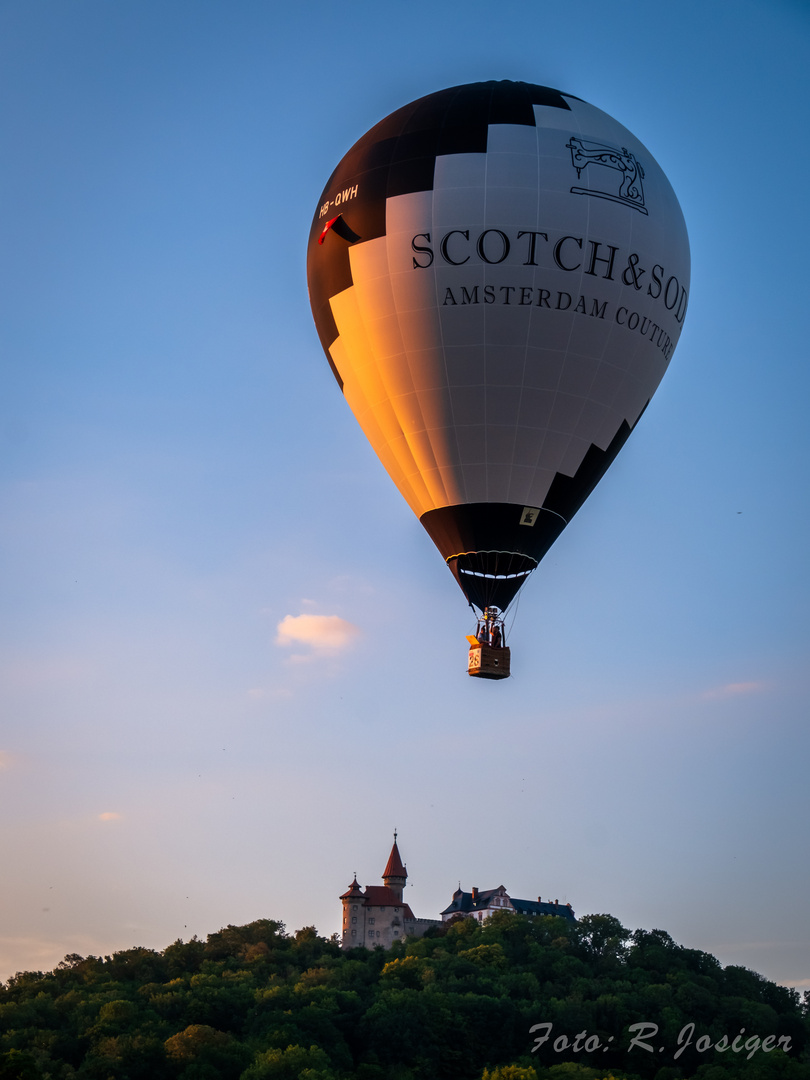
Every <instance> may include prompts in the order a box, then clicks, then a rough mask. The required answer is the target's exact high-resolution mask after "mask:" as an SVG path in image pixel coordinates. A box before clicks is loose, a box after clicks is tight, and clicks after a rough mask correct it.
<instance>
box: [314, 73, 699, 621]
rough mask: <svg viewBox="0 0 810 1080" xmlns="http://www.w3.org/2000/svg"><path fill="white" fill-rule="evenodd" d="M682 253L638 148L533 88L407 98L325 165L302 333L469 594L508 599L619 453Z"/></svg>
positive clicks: (656, 376) (674, 308)
mask: <svg viewBox="0 0 810 1080" xmlns="http://www.w3.org/2000/svg"><path fill="white" fill-rule="evenodd" d="M689 268H690V263H689V243H688V239H687V234H686V228H685V225H684V221H683V216H682V214H681V210H680V207H679V206H678V202H677V199H676V197H675V195H674V193H673V191H672V188H671V187H670V185H669V182H668V181H667V179H666V177H665V176H664V173H663V172H662V170H661V169H660V167H659V166H658V165H657V163H656V162H655V160H654V158H653V157H652V155H651V154H650V153H649V151H648V150H647V149H646V147H645V146H644V145H643V144H642V143H641V142H639V140H638V139H636V138H635V136H633V135H632V134H631V133H630V132H629V131H627V129H626V128H624V127H622V126H621V125H620V124H619V123H617V122H616V121H615V120H613V119H612V118H611V117H610V116H608V115H607V114H606V113H604V112H602V111H600V110H599V109H597V108H595V107H594V106H592V105H589V104H587V103H586V102H584V101H581V100H580V99H579V98H576V97H573V96H572V95H570V94H564V93H561V92H559V91H557V90H552V89H549V88H548V87H542V86H534V85H530V84H527V83H513V82H486V83H475V84H471V85H468V86H459V87H453V88H451V89H448V90H442V91H440V92H438V93H435V94H431V95H429V96H428V97H425V98H421V99H420V100H418V101H415V102H413V103H411V104H410V105H407V106H405V107H404V108H402V109H399V110H397V112H395V113H392V114H391V116H389V117H387V118H386V119H385V120H382V121H381V122H380V123H379V124H377V125H376V127H374V128H372V129H371V130H370V131H369V132H368V133H367V134H366V135H364V136H363V138H361V139H360V140H359V142H357V143H356V144H355V145H354V146H353V147H352V149H351V150H350V151H349V152H348V153H347V154H346V156H345V157H344V158H343V160H342V161H341V162H340V164H339V165H338V167H337V168H336V170H335V172H334V173H333V174H332V176H331V178H330V180H329V182H328V183H327V185H326V187H325V188H324V191H323V194H322V196H321V199H320V201H319V205H318V208H317V210H316V212H315V216H314V220H313V223H312V229H311V232H310V238H309V248H308V257H307V276H308V282H309V290H310V300H311V304H312V311H313V315H314V318H315V323H316V326H317V329H318V333H319V336H320V339H321V343H322V345H323V348H324V351H325V353H326V356H327V359H328V360H329V363H330V365H331V368H332V371H333V373H334V375H335V378H336V379H337V381H338V384H339V385H340V387H341V389H342V391H343V393H344V395H345V397H346V400H347V402H348V403H349V406H350V407H351V409H352V411H353V412H354V415H355V417H356V418H357V420H358V422H359V423H360V426H361V427H362V428H363V430H364V432H365V434H366V436H367V437H368V439H369V441H370V443H371V445H372V446H373V448H374V450H375V451H376V453H377V454H378V456H379V458H380V460H381V461H382V463H383V465H384V466H385V468H386V470H387V471H388V473H389V475H390V476H391V478H392V480H393V481H394V483H395V484H396V485H397V487H398V488H399V490H400V492H401V493H402V495H403V496H404V497H405V499H407V501H408V503H409V505H410V506H411V508H412V509H413V511H414V513H415V514H416V515H417V517H418V518H419V520H420V521H421V522H422V524H423V525H424V527H425V529H426V530H427V531H428V533H429V534H430V536H431V538H432V539H433V541H434V543H435V544H436V546H437V547H438V549H439V550H440V552H441V553H442V555H443V556H444V558H445V559H446V560H447V562H448V565H449V567H450V569H451V570H452V571H453V573H454V575H455V577H456V580H457V581H458V582H459V584H460V586H461V588H462V589H463V591H464V593H465V595H466V596H467V598H468V600H469V601H470V602H471V603H472V604H475V605H476V606H478V607H481V608H483V607H485V606H487V605H494V606H497V607H499V608H501V609H503V608H506V607H507V606H508V605H509V603H510V602H511V600H512V599H513V598H514V596H515V595H516V593H517V591H518V589H519V588H520V586H521V585H522V584H523V583H524V581H525V580H526V578H527V576H528V574H530V573H531V571H532V570H533V569H534V567H535V566H536V565H537V563H538V562H539V560H540V559H541V558H542V557H543V555H544V554H545V553H546V552H547V551H548V549H549V548H550V547H551V545H552V544H553V542H554V541H555V539H556V538H557V537H558V536H559V534H560V533H561V532H562V530H563V529H564V528H565V525H566V524H567V523H568V522H569V521H570V520H571V518H572V517H573V515H574V514H575V513H576V511H577V510H578V509H579V507H580V506H581V505H582V503H583V502H584V500H585V499H586V498H587V496H588V495H589V494H590V492H591V491H592V490H593V488H594V486H595V485H596V484H597V483H598V481H599V480H600V478H601V477H602V475H603V474H604V472H605V470H606V469H607V468H608V466H609V465H610V463H611V462H612V461H613V459H614V458H615V456H616V454H617V453H618V451H619V450H620V449H621V447H622V445H623V444H624V442H625V440H626V439H627V437H628V435H629V434H630V432H631V431H632V429H633V427H634V426H635V424H636V422H637V421H638V419H639V417H640V416H641V414H642V413H643V411H644V409H645V408H646V406H647V404H648V402H649V400H650V398H651V396H652V394H653V393H654V391H655V389H656V387H657V386H658V384H659V382H660V380H661V378H662V376H663V374H664V372H665V370H666V368H667V365H668V363H669V361H670V358H671V356H672V353H673V350H674V349H675V345H676V344H677V341H678V338H679V336H680V332H681V327H682V325H683V319H684V315H685V313H686V305H687V300H688V290H689Z"/></svg>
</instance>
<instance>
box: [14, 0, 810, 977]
mask: <svg viewBox="0 0 810 1080" xmlns="http://www.w3.org/2000/svg"><path fill="white" fill-rule="evenodd" d="M808 44H810V16H808V14H807V9H806V8H805V7H804V6H803V5H800V4H798V3H789V2H787V0H774V2H770V3H767V4H766V3H761V2H751V0H748V2H742V3H735V4H731V3H720V2H718V3H712V4H708V5H705V4H698V3H695V2H686V3H684V4H681V5H678V6H677V7H672V6H671V5H666V6H660V5H651V4H640V3H630V4H628V5H625V6H623V7H622V8H621V9H618V8H615V7H613V6H609V5H605V4H598V3H595V2H591V0H586V2H584V3H581V4H578V5H569V6H568V7H564V6H562V5H558V4H547V3H544V2H532V3H519V2H514V0H505V2H503V3H500V4H498V5H492V4H484V3H478V2H473V3H464V4H461V3H449V2H442V0H439V2H434V3H422V2H415V3H411V4H409V5H407V6H404V5H397V6H394V5H390V6H388V7H385V6H381V5H379V4H377V3H366V2H357V3H352V4H347V5H344V6H342V7H336V6H335V5H333V4H325V3H306V2H302V3H300V4H296V5H285V7H284V9H283V10H282V7H281V5H277V4H273V3H259V2H253V0H243V2H241V3H238V4H228V3H225V2H224V0H194V2H193V3H192V2H191V0H187V2H180V0H170V2H168V3H166V2H163V0H161V2H157V0H137V2H135V0H115V2H112V0H69V2H65V0H58V2H56V0H53V2H47V0H26V2H24V3H23V2H22V0H11V2H9V0H6V2H5V3H4V4H3V5H2V7H0V99H2V101H3V108H2V111H1V115H0V129H2V130H0V141H2V145H3V146H4V147H5V148H6V153H5V162H4V164H3V166H2V168H1V170H0V183H1V184H2V194H1V195H0V205H1V206H2V211H1V212H0V230H2V236H0V275H2V282H1V287H0V320H1V333H2V337H1V338H0V348H1V349H2V355H1V359H0V362H1V363H2V369H3V385H4V387H5V393H4V394H3V396H2V403H0V410H1V411H0V439H1V440H2V449H3V452H2V458H1V459H0V460H1V463H0V483H1V484H2V504H3V511H2V523H0V549H1V555H2V567H3V571H2V581H1V582H0V589H1V590H2V591H1V592H0V605H1V606H2V610H3V612H4V618H3V622H2V627H0V635H1V636H0V645H1V646H2V656H0V691H1V692H2V698H1V699H0V701H1V702H2V705H1V709H2V713H1V715H2V727H1V728H0V751H2V756H0V765H1V766H2V768H1V769H0V800H2V814H0V821H2V824H1V825H0V838H2V839H1V841H0V859H2V865H3V866H4V868H5V869H4V873H3V875H2V882H1V883H0V905H2V912H3V918H2V927H1V928H0V978H6V977H8V975H9V974H12V973H13V972H15V971H17V970H21V969H45V968H49V967H52V966H53V965H54V964H55V963H56V962H58V960H59V959H61V957H62V956H63V955H64V954H65V953H67V952H79V953H82V954H87V953H95V954H100V953H101V954H103V953H108V952H111V951H113V950H115V949H120V948H127V947H129V946H131V945H136V944H141V945H147V946H150V947H154V948H163V947H165V945H167V944H169V943H170V942H171V941H173V940H174V939H175V938H177V937H183V938H188V937H190V936H191V935H192V934H195V933H196V934H199V935H202V936H204V935H205V934H207V933H210V932H212V931H215V930H217V929H219V928H220V927H221V926H223V925H225V924H227V923H243V922H247V921H249V920H251V919H256V918H261V917H270V918H279V919H283V920H284V922H285V923H286V924H287V926H288V928H289V929H296V928H297V927H299V926H302V925H305V924H311V923H314V924H315V925H316V926H317V927H318V929H319V931H320V932H321V933H324V934H331V933H333V932H334V931H336V930H338V929H339V922H340V906H339V902H338V899H337V898H338V896H339V894H340V893H341V892H343V891H344V889H345V888H346V886H347V885H348V883H349V882H350V880H351V876H352V873H353V872H354V871H355V870H356V871H357V873H358V876H359V878H360V880H361V882H362V883H363V884H373V883H376V882H378V880H379V875H380V873H381V871H382V869H383V867H384V865H385V861H386V858H387V855H388V851H389V847H390V842H391V833H392V831H393V829H394V827H395V826H396V827H397V828H398V829H399V837H400V846H401V851H402V855H403V858H404V859H405V861H406V862H407V863H408V867H409V874H410V878H409V882H410V885H409V888H408V894H409V900H410V903H411V906H412V907H413V909H414V911H415V913H416V914H417V915H421V916H428V917H430V916H435V915H436V913H437V912H438V911H439V910H441V908H443V907H444V906H446V904H447V903H448V902H449V899H450V896H451V894H452V892H453V890H454V889H455V888H456V886H457V884H458V882H459V880H460V881H461V882H462V884H463V886H464V887H465V888H468V889H469V888H470V887H471V886H472V885H477V886H479V887H480V888H488V887H494V886H497V885H499V884H504V885H505V886H506V887H507V889H508V890H509V891H510V892H512V894H513V895H516V896H519V897H524V898H532V897H534V896H536V895H542V896H543V897H544V898H545V897H550V898H555V897H558V898H559V899H560V900H564V901H566V902H568V901H570V902H571V904H572V905H573V907H574V909H575V911H576V912H577V913H579V914H584V913H586V912H602V911H608V912H611V913H612V914H614V915H616V916H617V917H618V918H620V919H621V920H622V921H623V922H624V923H625V925H627V926H630V927H631V928H635V927H645V928H648V929H649V928H652V927H660V928H662V929H666V930H668V931H669V932H670V933H671V934H672V935H673V936H674V937H675V938H676V939H677V940H679V941H680V942H682V943H683V944H685V945H688V946H691V947H694V948H702V949H707V950H709V951H711V952H713V953H715V954H716V955H717V956H718V957H719V958H720V959H721V960H722V961H723V962H724V963H736V964H744V965H746V966H748V967H752V968H754V969H756V970H758V971H761V972H762V973H763V974H765V975H767V976H768V977H769V978H771V979H774V980H776V981H779V982H783V983H788V984H790V985H796V986H801V987H805V988H807V987H810V935H809V934H808V930H807V922H806V907H807V895H808V889H809V888H810V880H808V877H809V876H810V869H809V868H810V859H808V851H807V828H806V823H807V820H808V817H810V806H808V802H810V797H809V796H808V788H810V785H808V783H807V760H808V750H810V746H809V745H808V743H809V742H810V738H809V737H808V722H807V721H808V711H809V705H810V694H809V693H808V690H809V689H810V687H808V682H809V681H810V676H809V675H808V670H810V665H808V660H807V657H808V639H809V638H810V632H809V630H810V628H809V627H808V618H807V610H808V599H809V598H808V572H807V547H808V509H807V501H806V497H805V495H806V492H807V490H808V486H809V484H810V477H808V459H809V458H810V446H809V445H808V443H809V442H810V439H809V438H808V425H807V420H806V409H807V405H806V402H807V400H808V391H810V375H808V367H807V333H806V325H805V324H806V316H805V312H806V307H807V305H806V293H807V287H808V272H807V255H806V237H807V235H808V208H807V201H806V197H805V192H806V188H807V180H808V175H810V160H809V158H810V153H809V152H808V142H807V139H806V129H807V121H808V100H809V98H810V94H809V93H808V77H809V76H808V71H809V70H810V68H809V67H808V64H807V57H808ZM490 78H510V79H523V80H526V81H530V82H535V83H541V84H544V85H549V86H554V87H558V88H560V89H563V90H566V91H568V92H570V93H573V94H576V95H577V96H579V97H582V98H585V99H586V100H588V101H591V102H592V103H593V104H595V105H598V106H599V107H600V108H602V109H604V110H605V111H607V112H609V113H610V114H612V115H613V116H615V117H616V118H617V119H618V120H619V121H621V122H622V123H623V124H625V126H627V127H628V128H630V130H631V131H633V132H634V133H635V134H636V135H637V136H638V137H639V138H640V139H641V140H642V141H643V142H644V143H645V144H646V145H647V146H648V147H649V149H650V150H651V151H652V153H653V154H654V155H655V157H656V158H657V160H658V161H659V163H660V164H661V165H662V167H663V168H664V170H665V172H666V173H667V175H668V176H669V178H670V181H671V182H672V185H673V187H674V189H675V191H676V193H677V194H678V197H679V199H680V202H681V206H682V208H683V211H684V215H685V218H686V222H687V226H688V228H689V233H690V240H691V245H692V260H693V261H692V289H691V297H690V310H689V314H688V316H687V319H686V324H685V328H684V332H683V335H682V337H681V341H680V344H679V346H678V349H677V351H676V353H675V356H674V359H673V361H672V364H671V366H670V369H669V372H668V373H667V375H666V377H665V379H664V382H663V383H662V385H661V387H660V389H659V391H658V393H657V394H656V397H655V398H654V400H653V403H652V404H651V406H650V407H649V409H648V410H647V412H646V414H645V416H644V418H643V420H642V422H641V423H640V424H639V426H638V428H637V430H636V431H635V432H634V434H633V437H632V439H631V440H630V441H629V443H628V444H627V446H626V447H625V449H624V451H623V453H622V455H621V456H620V458H619V459H618V461H617V462H616V464H615V465H614V466H613V467H612V469H611V470H610V472H609V473H608V475H607V476H606V478H605V479H604V481H603V482H602V484H601V485H600V487H599V488H598V489H597V490H596V492H595V493H594V495H593V496H592V497H591V499H590V500H589V502H588V504H587V505H586V507H585V508H584V509H583V510H582V511H581V512H580V513H579V514H578V515H577V517H576V519H575V520H574V522H573V523H572V524H571V525H570V526H569V528H568V529H567V530H566V532H565V533H564V535H563V536H562V537H561V539H560V540H559V541H558V542H557V544H556V545H555V547H554V548H553V549H552V551H551V552H550V554H549V555H548V556H547V558H546V559H545V560H544V562H543V564H542V565H541V567H540V569H539V570H538V572H537V573H536V574H535V575H534V576H533V578H532V580H531V581H530V582H529V583H528V585H527V586H526V588H525V589H524V591H523V596H522V599H521V602H520V605H519V606H518V609H517V613H516V616H515V618H514V623H513V626H512V630H511V637H510V643H511V645H512V648H513V670H514V677H513V678H512V679H511V680H509V681H508V682H505V683H493V684H490V683H487V684H485V685H480V684H479V683H478V682H477V681H476V680H471V679H468V678H467V676H466V674H465V665H466V642H465V640H464V635H465V634H466V633H468V632H469V631H470V629H471V627H470V617H469V612H468V609H467V608H466V606H465V603H464V600H463V597H462V595H461V593H460V592H459V590H458V588H457V586H456V585H455V583H454V581H453V580H452V578H451V576H450V575H449V574H448V572H447V570H446V568H445V567H444V566H443V565H442V560H441V558H440V556H439V555H438V554H437V552H436V551H435V549H434V548H433V546H432V544H431V543H430V541H429V539H428V537H427V535H426V534H425V533H424V532H423V530H422V528H421V526H420V525H419V523H418V522H417V521H416V519H415V518H414V517H413V515H412V514H411V512H410V510H409V509H408V508H407V506H406V505H405V503H404V501H403V500H402V499H401V497H400V496H399V495H398V493H397V492H396V490H395V489H394V488H393V485H391V484H390V482H389V481H388V478H387V477H386V476H385V474H384V472H383V470H382V468H381V466H380V465H379V463H378V462H377V460H376V458H375V457H374V455H373V453H372V452H371V451H370V449H369V448H368V446H367V444H366V443H365V440H364V437H363V435H362V433H361V432H360V430H359V428H358V427H357V425H356V423H355V421H354V419H353V417H352V416H351V413H350V412H349V410H348V409H347V408H346V406H345V403H344V401H343V400H342V398H341V395H340V394H339V392H338V390H337V388H336V386H335V384H334V380H333V379H332V376H331V374H330V372H329V369H328V366H327V364H326V361H325V359H324V356H323V353H322V351H321V349H320V345H319V343H318V339H317V336H316V333H315V329H314V325H313V323H312V319H311V316H310V312H309V306H308V301H307V292H306V280H305V270H304V262H305V245H306V237H307V234H308V230H309V226H310V221H311V218H312V214H313V213H314V212H315V209H316V206H317V202H318V197H319V195H320V193H321V190H322V188H323V186H324V184H325V182H326V180H327V178H328V176H329V174H330V173H331V171H332V169H333V168H334V166H335V164H336V163H337V162H338V160H339V159H340V158H341V157H342V155H343V154H344V153H345V152H346V150H347V149H348V148H349V147H350V146H351V145H352V143H353V142H354V141H355V140H356V139H357V138H359V136H360V135H362V134H363V133H364V132H365V131H366V129H367V128H369V127H370V126H371V125H372V124H374V123H375V122H376V121H377V120H379V119H381V118H382V117H383V116H385V115H387V114H388V113H389V112H391V111H393V110H394V109H395V108H397V107H399V106H400V105H402V104H404V103H406V102H408V101H410V100H413V99H414V98H416V97H419V96H421V95H424V94H427V93H430V92H432V91H434V90H438V89H441V88H442V87H445V86H451V85H454V84H458V83H463V82H471V81H477V80H481V79H490ZM303 615H310V616H319V617H323V616H328V617H336V618H337V619H339V620H342V621H341V622H340V623H335V622H332V623H328V624H324V623H318V622H317V621H316V622H314V623H312V622H310V624H309V626H310V628H311V627H313V626H314V627H315V628H316V630H317V629H318V627H320V628H323V627H324V626H326V627H327V628H331V630H332V631H333V633H332V634H331V636H330V635H328V634H327V635H323V634H320V635H319V634H317V633H316V635H315V636H314V637H313V636H311V635H310V636H309V637H308V638H306V635H300V634H299V637H298V638H291V637H290V635H289V634H287V635H286V636H285V633H284V630H283V629H282V630H281V631H280V630H279V626H280V624H282V623H283V622H284V620H285V618H287V617H292V618H293V619H298V618H299V617H300V616H303ZM306 625H307V624H305V623H302V622H300V621H299V622H295V623H291V622H289V621H288V622H287V623H285V624H284V626H285V627H286V628H287V629H289V628H290V627H293V628H294V629H295V628H297V630H298V631H300V630H301V628H302V627H306ZM336 627H337V629H338V631H340V629H341V628H342V632H334V631H335V628H336ZM305 638H306V639H305Z"/></svg>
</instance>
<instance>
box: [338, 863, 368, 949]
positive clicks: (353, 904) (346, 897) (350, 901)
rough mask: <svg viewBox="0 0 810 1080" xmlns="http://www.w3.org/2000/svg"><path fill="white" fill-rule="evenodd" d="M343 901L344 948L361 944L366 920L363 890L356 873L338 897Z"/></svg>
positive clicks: (342, 938) (342, 937)
mask: <svg viewBox="0 0 810 1080" xmlns="http://www.w3.org/2000/svg"><path fill="white" fill-rule="evenodd" d="M340 899H341V900H342V901H343V927H342V930H343V932H342V934H341V944H342V945H343V948H344V949H353V948H354V947H355V946H357V945H362V944H363V943H364V942H363V936H364V932H365V926H366V920H365V914H364V910H363V903H364V900H365V897H364V896H363V890H362V889H361V888H360V886H359V885H358V883H357V874H355V875H354V880H353V881H352V883H351V885H350V886H349V887H348V889H347V890H346V892H345V893H343V894H342V895H341V897H340Z"/></svg>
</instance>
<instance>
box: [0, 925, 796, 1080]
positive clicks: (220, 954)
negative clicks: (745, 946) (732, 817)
mask: <svg viewBox="0 0 810 1080" xmlns="http://www.w3.org/2000/svg"><path fill="white" fill-rule="evenodd" d="M809 997H810V996H809V995H807V994H805V997H804V1000H803V1001H802V1000H800V998H799V995H798V993H797V992H796V991H794V990H789V989H787V988H785V987H781V986H777V985H775V984H774V983H771V982H769V981H767V980H766V979H764V978H763V977H762V976H761V975H758V974H756V972H753V971H749V970H748V969H746V968H742V967H734V966H730V967H723V966H722V965H721V964H720V963H719V961H718V960H716V959H715V957H713V956H711V955H710V954H709V953H705V952H701V951H698V950H695V949H688V948H684V947H683V946H681V945H678V944H677V943H676V942H675V941H673V940H672V938H671V937H670V936H669V935H668V934H667V933H665V932H664V931H661V930H651V931H646V930H637V931H635V932H634V933H631V932H630V931H629V930H627V929H625V928H624V927H623V926H622V925H621V923H620V922H619V921H618V920H617V919H615V918H613V917H612V916H610V915H589V916H585V917H584V918H582V919H580V920H579V921H578V922H571V921H570V920H566V919H562V918H555V917H541V918H535V919H530V918H528V917H524V916H521V915H512V914H502V915H496V916H493V917H492V918H491V919H489V920H488V921H487V922H485V923H483V924H482V925H481V924H478V923H477V922H475V921H473V920H471V919H459V920H457V921H454V922H452V923H447V924H444V925H442V926H439V927H436V928H433V929H431V930H429V931H428V933H427V934H426V935H425V936H424V937H423V938H421V939H419V940H416V941H407V940H406V941H401V942H397V943H395V945H394V946H393V947H392V948H391V949H389V950H383V949H372V950H366V949H352V950H348V951H346V950H341V949H340V947H339V945H338V942H337V939H336V938H331V939H325V938H322V937H319V936H318V934H317V933H316V931H315V930H314V928H312V927H306V928H304V929H302V930H299V931H297V932H296V933H294V934H292V935H290V934H287V933H286V932H285V929H284V926H283V925H282V924H281V923H279V922H275V921H273V920H270V919H262V920H259V921H257V922H253V923H250V924H249V925H247V926H241V927H236V926H228V927H227V928H225V929H223V930H220V931H219V932H218V933H215V934H210V935H209V936H208V938H207V939H206V940H205V941H202V940H198V939H197V938H192V940H191V941H186V942H184V941H180V940H178V941H176V942H174V944H172V945H169V946H168V948H166V949H165V950H164V951H163V952H156V951H152V950H149V949H143V948H134V949H128V950H126V951H123V952H118V953H114V954H113V955H111V956H106V957H94V956H90V957H81V956H78V955H70V956H67V957H65V959H64V960H63V961H62V962H61V963H60V964H59V965H58V966H57V967H56V968H55V970H53V971H51V972H47V973H43V972H25V973H20V974H18V975H16V976H14V977H13V978H12V979H10V980H9V981H8V982H7V983H6V984H5V985H3V986H2V987H0V1080H8V1078H12V1077H13V1078H14V1080H40V1078H41V1080H51V1078H52V1080H73V1078H76V1080H108V1078H113V1080H164V1078H165V1080H174V1078H181V1077H182V1078H184V1080H271V1078H272V1080H287V1078H289V1080H298V1078H299V1077H300V1078H302V1080H349V1078H355V1077H356V1078H358V1080H434V1078H439V1077H441V1078H458V1080H481V1078H482V1077H484V1080H535V1078H537V1080H597V1078H602V1077H606V1076H613V1077H616V1078H624V1077H628V1078H639V1080H647V1078H649V1080H677V1078H690V1077H699V1078H701V1080H726V1078H735V1077H746V1078H751V1080H769V1078H779V1080H810V1060H809V1059H808V1049H809V1048H810V1017H809V1016H808V1004H810V1002H809V1001H808V998H809ZM638 1024H644V1025H646V1026H645V1027H643V1028H639V1027H636V1028H633V1027H632V1025H638ZM532 1029H534V1030H532ZM741 1029H742V1033H741ZM634 1039H635V1044H634ZM724 1040H725V1043H724Z"/></svg>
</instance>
